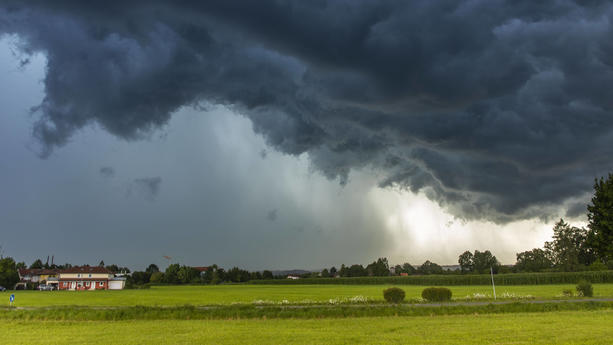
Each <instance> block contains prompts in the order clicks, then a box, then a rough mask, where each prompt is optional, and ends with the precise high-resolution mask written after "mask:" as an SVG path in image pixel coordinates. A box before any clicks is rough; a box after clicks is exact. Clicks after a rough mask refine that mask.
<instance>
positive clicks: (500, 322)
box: [0, 284, 613, 345]
mask: <svg viewBox="0 0 613 345" xmlns="http://www.w3.org/2000/svg"><path fill="white" fill-rule="evenodd" d="M387 287H388V286H385V285H248V284H242V285H217V286H153V287H151V288H150V289H141V290H122V291H87V292H85V291H83V292H76V291H52V292H46V291H12V292H10V293H14V294H15V296H16V300H15V302H16V304H15V306H16V307H17V308H7V307H0V343H1V344H3V345H4V344H64V343H72V344H81V343H91V340H92V339H104V342H105V343H109V344H143V343H148V344H423V343H428V344H605V343H608V340H609V339H612V338H613V327H611V324H613V302H610V301H584V302H581V301H565V302H555V301H549V302H547V300H551V299H565V298H563V297H561V293H562V291H563V290H573V289H574V285H514V286H498V287H497V290H496V291H497V295H498V296H499V299H503V300H506V301H509V302H510V304H489V301H491V300H492V299H491V287H487V286H482V285H479V286H452V287H450V289H451V290H452V291H453V294H454V298H455V301H458V302H462V301H464V302H467V303H465V304H461V305H458V304H444V305H436V304H434V305H429V304H419V305H411V304H403V305H390V304H387V303H385V302H384V301H383V297H382V291H383V289H385V288H387ZM401 288H402V289H404V290H405V291H406V294H407V298H408V299H409V302H418V303H423V301H421V300H420V299H419V298H420V294H421V291H422V289H423V288H424V286H401ZM594 292H595V296H594V297H596V298H598V297H601V298H602V297H612V296H613V284H594ZM10 293H8V292H5V293H0V299H3V298H6V299H5V300H6V301H8V296H9V294H10ZM356 296H357V297H359V298H357V297H356ZM501 297H502V298H501ZM532 299H536V300H541V301H540V302H539V303H529V301H530V300H532ZM574 299H577V297H575V298H574ZM472 301H482V302H483V301H484V302H486V303H471V302H472ZM365 302H366V303H365Z"/></svg>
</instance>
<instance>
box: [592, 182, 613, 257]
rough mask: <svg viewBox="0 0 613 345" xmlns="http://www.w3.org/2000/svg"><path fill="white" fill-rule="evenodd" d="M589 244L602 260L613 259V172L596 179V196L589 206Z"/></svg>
mask: <svg viewBox="0 0 613 345" xmlns="http://www.w3.org/2000/svg"><path fill="white" fill-rule="evenodd" d="M587 219H588V228H589V230H590V234H589V244H590V246H591V247H592V248H593V249H594V252H595V254H596V256H597V257H598V258H599V259H600V260H601V261H602V262H609V261H613V174H611V173H609V175H608V177H607V179H604V178H603V177H601V178H600V179H596V180H595V181H594V196H593V197H592V202H591V204H589V205H588V206H587Z"/></svg>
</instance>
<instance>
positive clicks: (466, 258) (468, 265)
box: [458, 250, 473, 273]
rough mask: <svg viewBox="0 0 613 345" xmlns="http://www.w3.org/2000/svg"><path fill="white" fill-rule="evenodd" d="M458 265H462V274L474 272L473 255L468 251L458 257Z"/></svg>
mask: <svg viewBox="0 0 613 345" xmlns="http://www.w3.org/2000/svg"><path fill="white" fill-rule="evenodd" d="M458 264H460V271H462V273H468V272H472V271H473V253H471V252H469V251H468V250H467V251H465V252H464V253H462V254H460V256H459V257H458Z"/></svg>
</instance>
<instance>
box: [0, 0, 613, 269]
mask: <svg viewBox="0 0 613 345" xmlns="http://www.w3.org/2000/svg"><path fill="white" fill-rule="evenodd" d="M4 3H6V5H1V6H0V76H1V79H0V90H2V92H1V93H0V104H1V105H2V110H1V116H0V191H1V192H0V231H1V237H0V241H1V243H0V245H2V248H3V251H4V254H5V255H11V256H14V257H16V258H17V260H20V261H21V260H24V261H26V262H28V263H30V262H32V261H33V260H34V259H35V258H37V257H41V258H46V256H47V255H55V260H56V262H58V263H63V262H72V263H74V264H81V263H89V264H96V263H97V262H99V261H100V260H101V259H103V260H104V261H105V262H106V263H117V264H120V265H127V266H129V267H132V268H135V269H142V268H144V267H145V266H146V265H147V264H149V263H157V264H159V265H162V266H163V265H165V264H166V261H165V259H163V258H162V256H163V255H167V256H170V257H172V258H173V261H178V262H181V263H185V264H190V265H199V266H200V265H209V264H213V263H217V264H219V265H221V266H224V267H231V266H234V265H238V266H241V267H245V268H248V269H265V268H273V269H288V268H305V269H315V268H323V267H330V266H332V265H336V266H338V265H340V264H341V263H345V264H353V263H362V264H365V263H368V262H370V261H372V260H374V259H376V258H377V257H381V256H385V257H388V258H389V259H390V261H391V262H392V263H394V264H396V263H402V262H405V261H409V262H411V263H413V264H420V263H422V262H423V261H425V260H426V259H430V260H434V261H436V262H439V263H441V264H455V263H456V262H457V257H458V255H459V254H460V253H461V252H463V251H464V250H467V249H468V250H471V251H472V250H474V249H480V250H484V249H490V250H492V252H493V253H494V255H496V256H497V257H498V258H499V259H500V260H501V261H502V262H504V263H513V262H514V259H515V253H517V252H518V251H523V250H528V249H531V248H534V247H539V246H542V244H543V242H544V241H545V240H548V239H549V237H550V236H551V228H552V225H553V223H554V222H555V220H556V219H557V218H559V217H562V216H563V217H565V219H567V220H570V221H571V222H572V223H573V224H576V225H583V224H584V221H585V219H584V213H585V205H586V202H587V201H588V200H589V198H590V193H591V186H592V183H593V179H594V177H597V176H601V175H604V174H606V173H607V172H609V171H611V170H612V168H613V167H612V165H613V160H612V159H611V158H612V156H613V155H612V154H613V113H612V109H613V102H612V100H613V87H612V86H613V44H611V39H610V38H611V37H613V27H612V24H611V23H612V22H613V21H612V19H613V6H612V5H611V4H610V3H609V2H605V1H591V2H585V4H584V5H578V4H576V3H575V2H573V1H547V2H538V3H536V2H533V1H512V2H507V1H491V0H483V1H465V2H456V1H431V2H415V3H406V2H395V1H389V2H367V1H365V2H361V1H347V2H345V1H330V2H328V1H318V2H304V1H284V2H253V3H251V2H250V3H243V4H241V5H240V6H238V5H233V4H232V3H227V2H193V3H192V2H189V1H180V2H174V3H173V5H170V4H167V3H166V2H161V1H160V2H157V1H147V2H141V1H133V2H130V3H129V4H126V2H124V1H107V2H105V4H104V6H101V5H91V4H88V3H85V2H81V1H54V2H48V1H15V2H13V1H10V0H9V1H6V2H4Z"/></svg>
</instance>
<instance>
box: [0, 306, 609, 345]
mask: <svg viewBox="0 0 613 345" xmlns="http://www.w3.org/2000/svg"><path fill="white" fill-rule="evenodd" d="M611 324H613V310H600V311H575V312H555V313H517V314H494V315H474V314H473V315H461V316H435V317H431V316H420V317H393V316H392V317H376V318H343V319H312V320H297V319H270V320H262V319H250V320H206V321H205V320H186V321H180V320H168V321H163V322H160V321H138V320H131V321H79V322H57V321H27V322H25V321H5V322H2V323H0V335H1V341H0V342H1V343H2V344H7V345H8V344H86V343H100V342H103V343H105V344H145V343H146V344H424V343H428V344H515V345H517V344H608V343H610V341H611V339H613V327H611Z"/></svg>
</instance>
